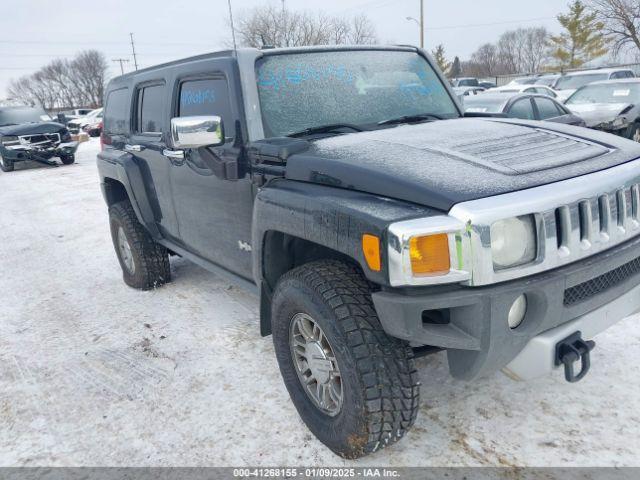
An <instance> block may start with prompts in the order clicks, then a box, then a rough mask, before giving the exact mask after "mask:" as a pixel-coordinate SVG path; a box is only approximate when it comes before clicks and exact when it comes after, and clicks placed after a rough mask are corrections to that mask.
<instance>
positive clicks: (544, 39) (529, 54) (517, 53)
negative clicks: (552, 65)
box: [497, 27, 549, 73]
mask: <svg viewBox="0 0 640 480" xmlns="http://www.w3.org/2000/svg"><path fill="white" fill-rule="evenodd" d="M548 41H549V32H548V31H547V29H546V28H544V27H531V28H519V29H517V30H510V31H508V32H505V33H503V34H502V36H501V37H500V39H499V40H498V44H497V50H498V59H499V63H500V70H501V73H534V72H538V71H540V69H541V67H542V65H543V64H544V63H545V62H546V61H547V60H548V58H549V50H548V46H547V44H548Z"/></svg>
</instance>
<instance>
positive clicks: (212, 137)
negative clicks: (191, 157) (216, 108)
mask: <svg viewBox="0 0 640 480" xmlns="http://www.w3.org/2000/svg"><path fill="white" fill-rule="evenodd" d="M171 141H172V143H173V147H174V148H176V149H178V148H180V149H182V148H200V147H216V146H219V145H222V144H223V143H224V125H223V124H222V118H220V117H218V116H215V115H211V116H201V117H175V118H172V119H171Z"/></svg>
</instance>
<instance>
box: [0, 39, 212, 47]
mask: <svg viewBox="0 0 640 480" xmlns="http://www.w3.org/2000/svg"><path fill="white" fill-rule="evenodd" d="M79 43H82V44H84V45H130V43H129V42H105V41H83V40H76V41H68V42H64V41H50V40H0V44H7V45H43V44H47V45H78V44H79ZM138 45H160V46H164V47H194V46H209V47H210V46H211V44H210V43H204V42H138Z"/></svg>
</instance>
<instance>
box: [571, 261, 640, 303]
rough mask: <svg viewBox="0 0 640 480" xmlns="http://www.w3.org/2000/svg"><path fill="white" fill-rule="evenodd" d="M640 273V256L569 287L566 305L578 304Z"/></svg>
mask: <svg viewBox="0 0 640 480" xmlns="http://www.w3.org/2000/svg"><path fill="white" fill-rule="evenodd" d="M638 273H640V258H636V259H634V260H632V261H630V262H628V263H625V264H624V265H621V266H620V267H618V268H616V269H614V270H611V271H609V272H607V273H605V274H603V275H600V276H599V277H596V278H592V279H591V280H589V281H586V282H584V283H581V284H579V285H576V286H575V287H571V288H567V289H566V290H565V291H564V305H565V306H567V307H570V306H573V305H577V304H578V303H581V302H583V301H585V300H587V299H589V298H591V297H593V296H594V295H598V294H599V293H603V292H605V291H607V290H609V289H610V288H613V287H615V286H616V285H619V284H620V283H622V282H624V281H625V280H627V279H629V278H631V277H632V276H634V275H637V274H638Z"/></svg>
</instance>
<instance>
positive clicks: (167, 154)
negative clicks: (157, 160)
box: [162, 148, 184, 160]
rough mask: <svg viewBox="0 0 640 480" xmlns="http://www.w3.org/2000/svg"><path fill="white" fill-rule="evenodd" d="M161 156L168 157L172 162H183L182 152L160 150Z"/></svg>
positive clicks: (166, 149)
mask: <svg viewBox="0 0 640 480" xmlns="http://www.w3.org/2000/svg"><path fill="white" fill-rule="evenodd" d="M162 154H163V155H164V156H165V157H169V158H171V159H173V160H184V150H170V149H168V148H165V149H164V150H162Z"/></svg>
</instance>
